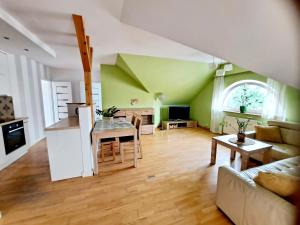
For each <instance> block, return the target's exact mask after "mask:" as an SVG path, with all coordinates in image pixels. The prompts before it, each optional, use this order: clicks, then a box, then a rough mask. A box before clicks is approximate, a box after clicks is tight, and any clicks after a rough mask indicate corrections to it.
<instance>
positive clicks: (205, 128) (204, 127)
mask: <svg viewBox="0 0 300 225" xmlns="http://www.w3.org/2000/svg"><path fill="white" fill-rule="evenodd" d="M198 127H199V128H201V129H204V130H208V131H210V128H209V127H206V126H201V125H199V124H198Z"/></svg>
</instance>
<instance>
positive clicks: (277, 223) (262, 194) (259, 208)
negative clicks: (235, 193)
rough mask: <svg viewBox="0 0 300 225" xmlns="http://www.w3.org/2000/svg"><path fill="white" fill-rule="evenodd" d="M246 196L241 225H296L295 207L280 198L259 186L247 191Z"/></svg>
mask: <svg viewBox="0 0 300 225" xmlns="http://www.w3.org/2000/svg"><path fill="white" fill-rule="evenodd" d="M246 196H247V199H246V205H245V212H244V221H243V224H251V225H270V224H272V225H294V224H296V207H295V206H294V205H292V204H291V203H289V202H288V201H286V200H285V199H283V198H282V197H280V196H278V195H276V194H274V193H273V192H271V191H269V190H267V189H265V188H263V187H261V186H259V185H257V186H256V187H255V188H252V189H248V190H247V192H246Z"/></svg>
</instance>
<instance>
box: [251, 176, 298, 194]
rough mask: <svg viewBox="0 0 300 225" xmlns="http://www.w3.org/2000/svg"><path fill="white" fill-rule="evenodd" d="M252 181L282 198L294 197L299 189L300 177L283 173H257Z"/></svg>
mask: <svg viewBox="0 0 300 225" xmlns="http://www.w3.org/2000/svg"><path fill="white" fill-rule="evenodd" d="M254 181H255V182H256V183H257V184H259V185H261V186H263V187H264V188H266V189H268V190H270V191H272V192H274V193H276V194H278V195H280V196H282V197H290V196H293V195H294V196H295V194H296V192H297V190H298V188H299V187H300V177H297V176H293V175H290V174H288V173H285V172H280V173H278V172H276V173H274V172H261V171H260V172H258V175H257V176H256V177H255V178H254Z"/></svg>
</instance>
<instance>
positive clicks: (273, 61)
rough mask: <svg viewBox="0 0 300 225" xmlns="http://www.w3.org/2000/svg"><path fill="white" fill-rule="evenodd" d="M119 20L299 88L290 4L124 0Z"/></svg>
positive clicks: (297, 40)
mask: <svg viewBox="0 0 300 225" xmlns="http://www.w3.org/2000/svg"><path fill="white" fill-rule="evenodd" d="M296 1H297V0H294V2H296ZM122 21H123V22H125V23H128V24H131V25H133V26H136V27H139V28H142V29H145V30H148V31H150V32H153V33H156V34H159V35H161V36H164V37H166V38H169V39H171V40H174V41H177V42H180V43H183V44H185V45H187V46H190V47H193V48H195V49H201V50H202V51H204V52H207V53H209V54H212V55H215V56H218V57H220V58H223V59H225V60H227V61H230V62H233V63H236V64H237V65H239V66H242V67H244V68H247V69H249V70H252V71H255V72H257V73H261V74H264V75H267V76H270V77H273V78H275V79H277V80H279V81H282V82H284V83H287V84H289V85H292V86H295V87H298V88H299V87H300V21H299V11H297V7H296V6H295V5H294V3H293V2H292V0H264V1H262V0H243V1H241V0H227V1H220V0H184V1H182V0H163V1H161V0H151V1H150V0H125V4H124V7H123V15H122Z"/></svg>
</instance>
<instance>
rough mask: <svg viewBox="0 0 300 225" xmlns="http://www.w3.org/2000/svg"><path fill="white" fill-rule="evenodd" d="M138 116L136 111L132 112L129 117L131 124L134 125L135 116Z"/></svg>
mask: <svg viewBox="0 0 300 225" xmlns="http://www.w3.org/2000/svg"><path fill="white" fill-rule="evenodd" d="M137 117H138V115H137V114H136V113H133V115H132V117H131V124H132V125H134V126H135V123H136V118H137Z"/></svg>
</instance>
